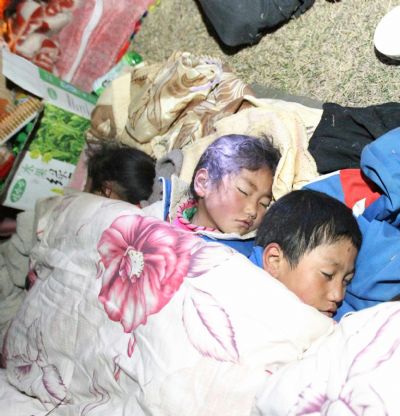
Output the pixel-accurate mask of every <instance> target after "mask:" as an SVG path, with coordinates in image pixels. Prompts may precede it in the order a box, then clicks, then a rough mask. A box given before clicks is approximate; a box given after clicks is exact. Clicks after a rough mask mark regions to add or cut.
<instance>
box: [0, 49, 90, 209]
mask: <svg viewBox="0 0 400 416" xmlns="http://www.w3.org/2000/svg"><path fill="white" fill-rule="evenodd" d="M2 55H3V74H4V76H5V77H6V78H8V79H10V80H11V81H12V82H14V83H15V84H17V85H18V86H20V87H21V88H23V89H24V90H26V91H28V92H30V93H32V94H34V95H36V96H38V97H40V98H43V101H44V104H45V106H44V111H43V112H42V113H41V114H40V115H39V117H38V118H37V120H36V124H35V128H34V129H33V130H32V132H31V134H30V136H29V138H28V140H27V142H26V144H25V147H24V149H23V151H22V152H21V153H19V155H18V157H17V159H16V161H15V162H14V166H13V168H12V170H11V172H10V173H9V175H8V177H7V180H6V182H5V185H4V188H3V191H2V193H1V195H0V203H1V204H2V205H4V206H7V207H11V208H16V209H21V210H27V209H32V208H34V206H35V203H36V201H37V200H38V199H40V198H44V197H49V196H53V195H57V194H63V192H64V188H65V187H66V186H68V184H69V182H70V179H71V177H72V174H73V172H74V170H75V167H76V164H77V163H78V159H79V155H80V153H81V151H82V149H83V148H84V145H85V133H86V131H87V129H88V128H89V127H90V115H91V112H92V110H93V108H94V106H95V103H96V100H97V97H96V96H94V95H93V94H88V93H86V92H84V91H81V90H79V89H78V88H76V87H75V86H73V85H72V84H69V83H67V82H65V81H62V80H61V79H59V78H57V77H56V76H54V75H53V74H51V73H49V72H47V71H44V70H42V69H41V68H39V67H37V66H36V65H34V64H32V63H31V62H30V61H27V60H26V59H24V58H21V57H20V56H18V55H15V54H12V53H10V52H8V51H7V50H5V49H3V51H2Z"/></svg>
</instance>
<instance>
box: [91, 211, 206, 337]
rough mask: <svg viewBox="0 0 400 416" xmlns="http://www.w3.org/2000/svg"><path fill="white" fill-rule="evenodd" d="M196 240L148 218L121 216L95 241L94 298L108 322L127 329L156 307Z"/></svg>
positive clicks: (176, 282) (180, 274) (175, 282)
mask: <svg viewBox="0 0 400 416" xmlns="http://www.w3.org/2000/svg"><path fill="white" fill-rule="evenodd" d="M197 243H198V240H197V238H193V236H191V235H190V234H187V233H184V232H182V231H180V230H178V229H176V228H174V227H171V226H170V225H169V224H168V223H163V222H160V221H156V220H154V219H152V218H150V217H141V216H136V215H124V216H121V217H118V218H117V219H116V220H115V221H114V222H113V223H112V224H111V226H110V227H109V228H108V229H107V230H105V231H104V233H103V234H102V236H101V238H100V241H99V243H98V247H97V248H98V252H99V254H100V257H101V260H100V263H99V266H100V270H101V277H102V288H101V291H100V294H99V299H100V301H101V303H102V304H103V305H104V308H105V310H106V312H107V314H108V316H109V318H110V319H111V320H113V321H119V322H121V324H122V326H123V328H124V331H125V332H127V333H129V332H132V331H133V330H134V329H135V328H137V327H138V325H140V324H144V323H146V321H147V317H148V316H149V315H151V314H154V313H157V312H158V311H160V310H161V309H162V308H163V307H164V306H165V305H166V304H167V303H168V302H169V300H170V299H171V298H172V296H173V295H174V293H175V292H176V291H177V290H178V289H179V287H180V286H181V284H182V281H183V278H184V277H185V276H186V275H187V273H188V270H189V266H190V261H191V249H192V248H193V247H194V246H195V245H196V244H197Z"/></svg>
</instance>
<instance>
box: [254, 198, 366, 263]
mask: <svg viewBox="0 0 400 416" xmlns="http://www.w3.org/2000/svg"><path fill="white" fill-rule="evenodd" d="M342 239H348V240H350V241H351V242H352V244H353V245H354V247H355V248H356V249H357V250H359V249H360V247H361V241H362V234H361V231H360V228H359V226H358V223H357V220H356V219H355V217H354V215H353V213H352V211H351V209H350V208H348V207H347V206H346V205H345V204H343V203H342V202H340V201H339V200H337V199H335V198H333V197H331V196H329V195H327V194H325V193H323V192H318V191H313V190H297V191H292V192H289V193H288V194H286V195H284V196H282V197H281V198H279V199H278V200H277V201H276V202H275V203H274V204H272V205H271V206H270V208H269V209H268V211H267V212H266V214H265V216H264V218H263V220H262V222H261V225H260V227H259V228H258V231H257V237H256V244H257V245H259V246H262V247H264V248H265V247H266V246H267V245H268V244H270V243H273V242H274V243H278V244H279V246H280V247H281V249H282V251H283V253H284V255H285V257H286V259H287V260H288V262H289V264H290V265H291V267H295V266H296V265H297V264H298V262H299V261H300V259H301V257H302V256H303V255H304V254H306V253H308V252H310V251H311V250H313V249H314V248H316V247H318V246H320V245H322V244H332V243H335V242H337V241H339V240H342Z"/></svg>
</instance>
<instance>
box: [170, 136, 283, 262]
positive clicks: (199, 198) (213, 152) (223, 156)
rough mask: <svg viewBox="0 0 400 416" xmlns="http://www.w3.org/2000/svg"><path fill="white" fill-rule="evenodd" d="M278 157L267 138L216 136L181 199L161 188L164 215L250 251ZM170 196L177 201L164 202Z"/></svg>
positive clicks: (204, 235)
mask: <svg viewBox="0 0 400 416" xmlns="http://www.w3.org/2000/svg"><path fill="white" fill-rule="evenodd" d="M279 158H280V153H279V151H278V150H277V149H275V148H274V147H273V145H272V144H271V143H270V141H269V140H268V139H266V138H258V137H253V136H246V135H238V134H230V135H226V136H222V137H219V138H218V139H216V140H215V141H214V142H213V143H211V144H210V145H209V146H208V148H207V149H206V150H205V152H204V153H203V154H202V156H201V157H200V160H199V162H198V163H197V166H196V167H195V169H194V173H193V176H192V181H191V184H190V187H189V189H187V192H186V193H185V196H184V198H174V197H173V196H172V197H171V194H173V193H174V191H173V190H172V191H168V186H165V187H164V194H165V195H164V202H165V207H164V219H167V220H169V221H170V222H172V223H173V224H174V225H176V226H177V227H180V228H182V229H185V230H188V231H190V232H194V233H197V234H199V235H200V236H201V237H202V238H203V239H205V240H208V241H218V242H221V243H224V244H227V245H229V246H231V247H232V248H234V249H236V250H238V251H239V252H241V253H242V254H244V255H246V256H248V255H250V252H251V249H252V247H253V245H254V238H255V233H256V230H257V227H258V226H259V224H260V222H261V220H262V218H263V216H264V214H265V212H266V209H267V208H268V206H269V204H270V202H271V200H272V183H273V177H274V173H275V170H276V167H277V165H278V162H279ZM169 197H171V199H169ZM174 199H175V200H176V201H177V203H176V204H175V206H173V205H174V203H172V204H169V202H168V201H171V200H174Z"/></svg>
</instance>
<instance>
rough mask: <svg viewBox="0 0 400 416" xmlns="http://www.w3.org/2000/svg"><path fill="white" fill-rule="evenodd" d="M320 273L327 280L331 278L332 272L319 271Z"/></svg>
mask: <svg viewBox="0 0 400 416" xmlns="http://www.w3.org/2000/svg"><path fill="white" fill-rule="evenodd" d="M321 274H322V275H323V276H324V277H325V278H326V279H327V280H332V279H333V273H326V272H323V271H321Z"/></svg>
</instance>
